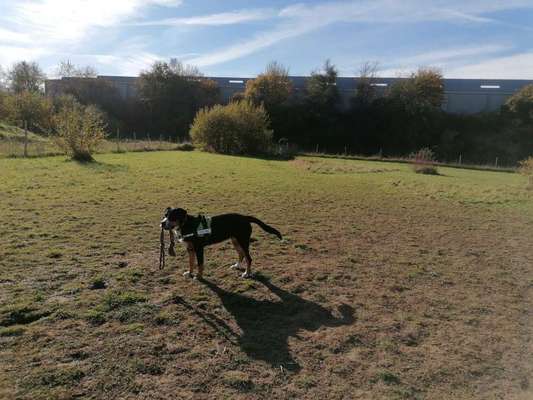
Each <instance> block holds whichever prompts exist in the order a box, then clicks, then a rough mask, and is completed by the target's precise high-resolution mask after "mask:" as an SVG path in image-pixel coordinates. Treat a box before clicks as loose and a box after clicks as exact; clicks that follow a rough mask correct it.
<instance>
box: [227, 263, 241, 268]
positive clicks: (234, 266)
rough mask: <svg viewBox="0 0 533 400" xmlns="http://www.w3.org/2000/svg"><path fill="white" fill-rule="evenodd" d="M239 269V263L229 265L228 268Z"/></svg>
mask: <svg viewBox="0 0 533 400" xmlns="http://www.w3.org/2000/svg"><path fill="white" fill-rule="evenodd" d="M240 267H241V263H240V262H236V263H235V264H233V265H231V266H230V267H229V268H230V269H239V268H240Z"/></svg>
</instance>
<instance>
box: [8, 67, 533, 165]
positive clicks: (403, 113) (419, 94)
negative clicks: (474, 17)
mask: <svg viewBox="0 0 533 400" xmlns="http://www.w3.org/2000/svg"><path fill="white" fill-rule="evenodd" d="M57 75H58V76H60V77H66V78H69V79H66V80H62V85H63V90H62V92H63V93H64V94H66V95H69V96H70V97H72V98H73V99H75V101H76V102H77V103H79V104H81V105H82V106H89V105H93V106H95V107H96V108H97V109H98V110H100V112H101V113H102V114H101V115H102V119H103V120H104V121H105V125H106V126H107V130H108V131H110V132H113V133H114V132H115V131H116V130H120V132H121V137H133V136H134V135H135V136H136V137H137V138H141V137H143V136H145V135H152V138H156V137H159V136H160V135H161V136H163V137H165V138H168V137H171V138H175V139H181V140H185V139H188V138H189V131H190V126H191V124H192V122H193V121H194V118H195V116H196V115H197V113H198V111H200V110H202V109H210V108H212V107H213V106H215V105H217V104H221V103H222V96H221V92H220V88H219V87H218V86H217V84H216V82H214V81H212V80H210V79H208V78H206V77H204V76H203V75H202V73H201V72H200V71H199V70H198V69H197V68H195V67H193V66H187V65H184V64H182V63H180V62H177V61H176V60H172V61H171V62H156V63H154V64H153V65H152V67H151V68H150V69H149V70H147V71H143V72H142V73H141V74H140V76H139V78H138V80H137V95H136V96H134V97H130V98H126V99H125V98H123V97H121V96H120V94H119V92H118V90H117V88H116V87H115V86H113V84H112V83H110V82H109V81H106V80H103V79H86V78H93V77H95V76H96V71H95V70H94V69H93V68H91V67H77V66H74V65H73V64H72V63H70V62H68V61H66V62H62V63H61V64H60V65H59V66H58V69H57ZM359 75H360V77H359V79H358V81H357V82H358V83H357V88H356V90H355V92H354V94H353V96H352V97H351V98H350V99H349V103H348V104H341V100H342V98H341V95H340V93H339V90H338V88H337V86H336V80H337V76H338V70H337V68H336V67H335V66H334V65H333V64H332V63H331V62H329V61H326V62H325V63H324V65H323V66H322V67H321V68H319V69H317V70H315V71H313V72H312V73H311V75H310V77H309V78H308V79H307V80H306V83H305V88H304V90H296V88H294V87H293V85H292V83H291V80H290V79H289V74H288V69H287V68H286V67H284V66H283V65H281V64H279V63H276V62H273V63H270V64H269V65H268V66H267V67H266V69H265V71H264V72H263V73H261V74H259V75H258V76H257V77H256V78H255V79H252V80H249V81H247V84H246V87H245V90H244V91H243V92H242V93H237V94H236V95H234V96H233V98H232V100H231V101H232V102H241V101H243V100H244V101H246V102H249V103H250V104H253V105H255V106H257V107H258V106H261V107H264V110H265V111H266V114H267V116H268V123H269V131H270V130H271V131H272V134H271V136H272V139H273V141H274V142H278V141H280V140H285V141H288V142H289V143H292V144H295V145H298V146H299V147H300V148H303V149H306V150H311V149H313V150H314V149H316V148H317V147H318V148H319V149H320V150H321V151H326V152H336V153H341V152H349V153H352V154H362V155H375V154H381V155H383V156H402V155H407V154H409V153H411V152H414V151H417V150H419V149H421V148H431V149H432V151H433V152H434V153H435V155H436V157H437V158H438V159H439V160H442V161H456V160H457V159H458V157H462V159H463V160H468V161H469V162H477V163H486V162H488V161H490V160H494V159H495V158H496V157H498V158H499V160H500V162H501V163H507V164H514V163H516V162H517V161H518V160H521V159H524V158H525V157H527V156H528V155H530V154H531V153H533V133H532V131H533V128H532V127H533V111H532V110H533V87H531V86H528V87H525V88H523V89H522V90H521V91H520V92H518V93H516V94H515V95H514V96H512V97H511V98H510V99H508V101H507V102H506V104H505V105H504V106H503V107H502V108H501V109H500V110H498V111H495V112H490V113H479V114H475V115H458V114H450V113H446V112H445V111H443V110H442V108H441V105H442V102H443V99H444V86H443V77H442V75H441V73H440V72H439V71H438V70H435V69H431V68H421V69H419V70H418V71H416V72H413V73H412V74H411V75H410V76H409V77H407V78H405V79H402V80H400V81H398V82H396V83H395V84H393V85H391V86H390V87H387V88H386V89H382V88H378V87H376V86H375V85H374V83H375V82H376V66H375V65H373V64H369V63H367V64H364V65H363V67H362V68H361V71H360V74H359ZM44 79H45V74H44V73H43V72H42V70H41V69H40V68H39V66H38V65H37V64H36V63H29V62H25V61H23V62H20V63H17V64H15V65H14V66H13V67H12V68H10V69H9V70H8V71H6V72H4V73H3V79H1V80H0V82H2V86H3V90H1V91H0V118H2V119H7V120H11V121H13V122H17V121H26V123H27V124H28V126H29V128H30V129H32V130H34V131H36V132H49V131H50V130H53V126H54V124H53V118H52V116H53V115H55V114H57V113H58V110H59V109H60V108H61V104H62V102H63V103H65V100H64V99H63V100H62V96H59V97H53V98H47V97H45V96H43V80H44ZM261 118H262V117H261Z"/></svg>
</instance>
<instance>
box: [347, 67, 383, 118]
mask: <svg viewBox="0 0 533 400" xmlns="http://www.w3.org/2000/svg"><path fill="white" fill-rule="evenodd" d="M377 70H378V63H377V62H370V61H367V62H365V63H363V64H362V65H361V68H360V69H359V78H358V79H357V85H356V92H355V96H354V98H353V99H352V106H353V107H355V108H367V107H368V106H369V105H370V104H371V103H372V101H374V99H375V98H376V89H375V87H374V86H372V84H373V83H374V80H375V78H376V74H377Z"/></svg>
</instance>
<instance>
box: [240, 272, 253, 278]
mask: <svg viewBox="0 0 533 400" xmlns="http://www.w3.org/2000/svg"><path fill="white" fill-rule="evenodd" d="M251 277H252V273H248V272H243V274H242V275H241V278H251Z"/></svg>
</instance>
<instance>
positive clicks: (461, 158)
mask: <svg viewBox="0 0 533 400" xmlns="http://www.w3.org/2000/svg"><path fill="white" fill-rule="evenodd" d="M462 161H463V155H462V154H459V165H461V163H462Z"/></svg>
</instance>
